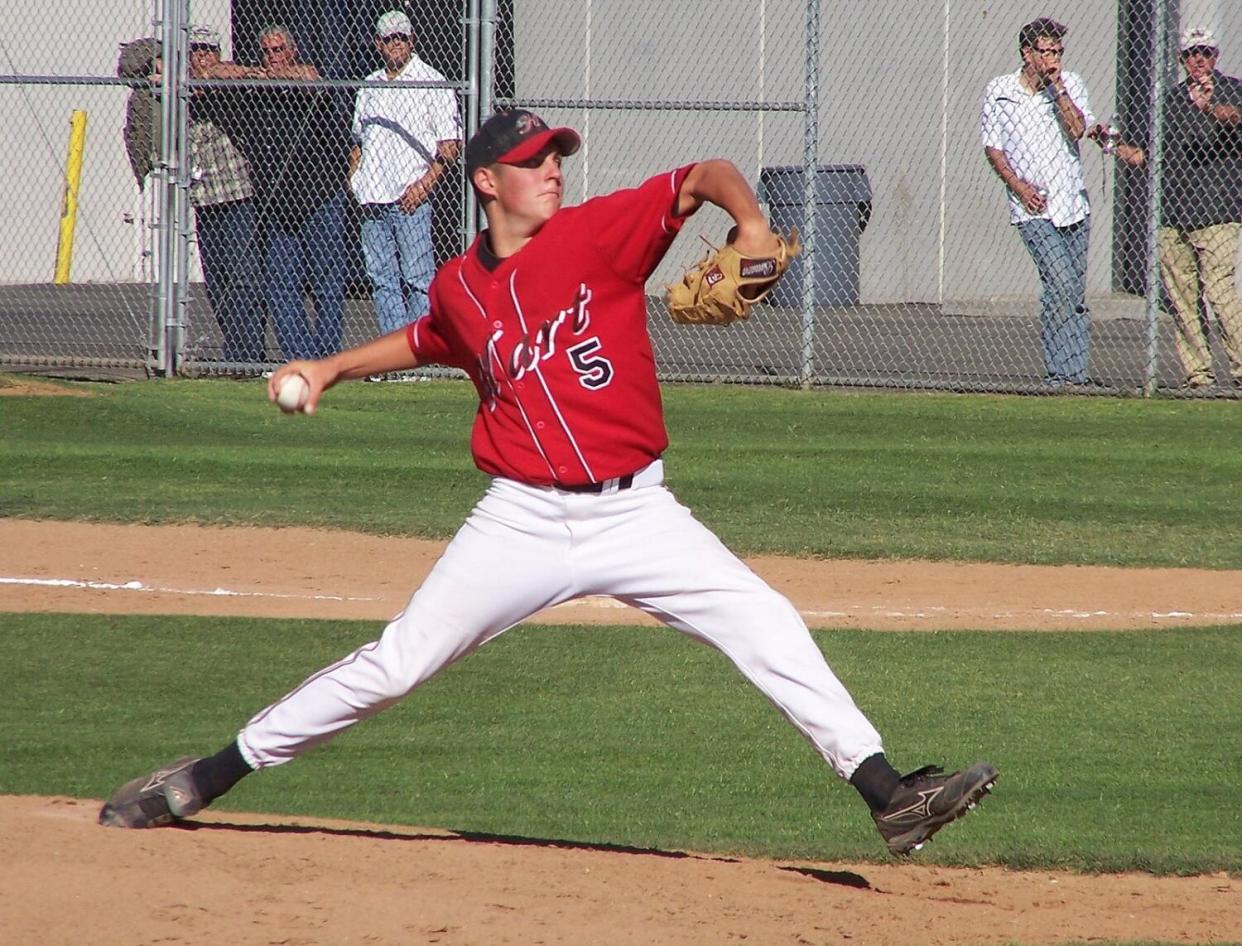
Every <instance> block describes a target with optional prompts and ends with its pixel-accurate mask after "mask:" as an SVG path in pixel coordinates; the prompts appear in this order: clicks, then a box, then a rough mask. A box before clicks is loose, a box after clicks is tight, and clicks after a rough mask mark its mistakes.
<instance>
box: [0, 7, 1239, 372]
mask: <svg viewBox="0 0 1242 946" xmlns="http://www.w3.org/2000/svg"><path fill="white" fill-rule="evenodd" d="M62 5H63V4H57V3H56V2H53V3H51V4H50V5H44V6H42V7H37V8H36V7H27V8H24V9H20V8H15V7H13V6H12V5H11V6H10V8H7V9H6V10H5V11H4V12H3V13H0V23H3V25H4V29H3V30H0V37H3V40H2V41H3V48H2V49H0V73H3V74H2V75H0V108H3V109H4V114H5V115H6V118H7V119H8V125H9V127H10V128H11V129H12V130H13V132H14V140H15V141H17V142H20V143H21V145H22V146H21V147H17V148H11V149H9V150H8V152H7V153H6V154H5V155H4V157H3V158H0V161H3V162H4V164H3V168H2V169H0V170H2V172H3V173H0V189H7V190H8V191H9V193H7V194H5V195H4V196H5V199H6V205H7V206H9V207H10V213H9V214H8V215H6V217H5V218H4V220H3V222H0V228H3V239H0V365H11V366H31V365H33V366H46V367H82V368H89V367H92V366H94V367H122V368H127V369H131V370H134V371H144V372H147V373H150V374H173V373H178V374H193V375H203V374H221V375H235V376H244V375H250V374H257V373H260V372H262V371H265V370H269V369H270V368H271V367H272V366H273V365H274V364H277V363H279V362H280V361H283V360H285V359H286V358H291V357H299V356H303V355H317V354H321V353H324V352H327V351H332V350H335V349H336V348H338V347H340V346H342V345H352V344H357V343H359V342H362V341H364V340H366V339H367V338H370V337H373V336H374V335H376V334H378V333H379V332H381V331H384V330H388V329H390V328H392V327H394V326H395V325H396V324H400V322H401V321H404V320H406V319H408V318H413V317H416V316H417V314H419V313H420V312H421V311H422V308H423V307H424V306H425V292H424V290H425V286H426V280H427V278H428V275H429V272H428V267H430V266H434V265H437V264H439V263H441V262H443V261H444V260H445V259H447V258H449V257H450V256H452V255H455V254H457V253H460V252H462V250H463V249H464V248H465V247H466V246H467V245H468V244H469V242H470V240H471V239H473V237H474V234H475V232H476V228H477V226H478V221H477V208H476V206H475V202H474V199H473V195H472V193H471V192H470V188H469V186H468V183H467V182H466V181H465V180H464V175H463V174H462V171H461V161H460V158H459V157H458V152H457V150H456V145H455V142H457V141H459V140H462V139H464V138H466V137H468V136H469V134H470V133H471V132H472V131H473V130H474V129H475V128H477V127H478V124H479V122H480V120H481V119H482V118H484V117H486V116H487V115H488V114H490V113H491V112H492V110H494V109H496V108H503V107H506V106H520V107H526V108H531V109H533V110H535V111H537V112H539V113H541V114H542V115H543V116H544V117H545V118H546V119H547V120H548V121H549V122H551V123H557V124H568V125H571V126H573V127H575V128H577V129H578V130H579V131H580V132H581V133H582V136H583V140H584V146H583V148H582V150H581V151H580V152H579V153H578V154H577V155H575V156H574V157H573V158H571V159H570V160H569V161H567V162H566V201H567V202H570V203H572V202H577V201H580V200H582V199H585V198H587V197H589V196H592V195H595V194H600V193H606V192H608V191H611V190H614V189H616V188H619V187H627V186H632V185H634V184H637V183H638V182H640V181H641V180H643V179H644V178H646V177H647V176H649V175H651V174H655V173H658V172H661V171H665V170H668V169H670V168H673V167H676V166H679V165H681V164H685V163H688V162H690V161H693V160H695V159H698V158H704V157H726V158H729V159H731V160H732V161H733V162H734V163H736V164H737V165H738V166H739V167H740V168H741V169H742V170H743V171H744V173H745V174H746V175H747V176H748V177H749V178H750V180H751V181H752V182H753V184H754V185H755V187H756V189H757V190H758V191H759V193H760V197H761V200H762V201H763V203H764V204H765V207H766V209H767V210H768V212H769V214H770V216H771V218H772V220H773V221H774V223H775V224H776V225H777V226H778V227H780V228H783V229H788V228H790V227H794V226H796V227H797V228H798V229H799V231H800V233H801V235H802V238H803V243H804V247H805V249H804V254H803V257H802V258H801V259H800V260H799V261H798V263H797V265H796V266H795V268H794V270H793V271H791V273H790V274H789V275H788V276H787V277H786V279H785V280H784V281H783V282H782V284H781V285H780V286H778V288H777V291H776V292H774V293H773V295H772V296H771V297H770V299H769V302H768V303H767V304H765V305H763V306H761V307H760V308H759V310H758V311H757V312H756V313H755V314H754V315H753V316H752V318H751V319H750V320H749V321H747V322H745V323H740V324H738V325H735V326H731V327H728V328H723V329H711V328H702V327H687V326H677V325H675V324H673V323H672V322H671V321H669V319H668V318H667V314H666V312H665V311H664V307H663V302H662V284H663V283H667V282H671V281H673V280H675V279H676V277H677V276H678V275H679V273H680V272H681V270H682V269H683V268H684V267H685V266H686V265H688V264H689V263H691V262H693V260H694V259H695V258H697V256H699V255H701V253H702V252H704V251H705V249H706V248H705V247H703V246H702V244H701V243H700V242H699V238H700V237H702V238H703V239H705V240H707V241H709V242H712V243H717V244H718V243H719V242H721V241H722V240H723V239H724V237H725V232H726V229H727V221H726V220H725V219H724V218H723V216H722V215H721V214H719V213H718V212H716V211H714V210H712V209H710V208H709V209H705V210H704V211H703V212H701V213H700V214H698V215H697V216H696V217H695V218H694V219H693V220H692V221H691V222H690V223H689V224H688V225H687V226H686V228H685V233H684V234H683V235H682V236H681V237H680V238H679V240H678V241H677V243H676V244H675V245H674V247H673V250H672V251H671V252H670V254H669V255H668V257H667V258H666V260H665V262H664V263H663V265H662V267H661V269H660V270H659V271H658V272H657V273H656V274H655V276H654V277H653V279H652V281H651V284H650V285H649V287H648V289H649V299H650V305H649V310H650V316H651V330H652V336H653V340H654V342H655V346H656V352H657V358H658V361H659V367H660V373H661V377H662V378H663V379H665V380H695V381H729V382H742V383H772V384H782V385H801V386H812V385H834V386H858V387H881V388H895V389H945V390H958V391H1012V392H1030V393H1036V392H1040V393H1042V392H1069V393H1095V394H1114V395H1115V394H1135V393H1153V392H1156V391H1160V392H1162V393H1167V394H1172V395H1176V396H1187V397H1190V396H1196V397H1201V396H1206V397H1236V396H1238V393H1239V389H1240V388H1242V381H1239V380H1238V379H1239V378H1242V308H1240V307H1239V304H1238V301H1237V285H1236V275H1235V272H1236V261H1237V257H1238V219H1239V217H1240V216H1242V125H1240V122H1242V113H1240V112H1239V107H1242V93H1240V92H1239V88H1240V87H1242V86H1240V84H1239V83H1238V82H1237V80H1234V79H1232V78H1230V76H1229V74H1230V71H1231V66H1230V63H1231V62H1233V61H1236V57H1237V56H1239V55H1242V50H1234V49H1230V48H1229V45H1230V44H1229V42H1228V37H1230V36H1237V35H1242V32H1240V31H1239V29H1238V28H1239V27H1242V10H1239V9H1237V8H1236V5H1230V4H1227V3H1224V2H1213V0H1183V2H1182V3H1181V4H1180V5H1179V4H1178V3H1176V2H1174V3H1165V2H1158V0H1120V2H1105V0H1080V2H1074V3H1071V2H1068V0H1065V2H1060V0H1058V2H1050V3H1047V4H1046V5H1045V7H1044V9H1043V10H1040V11H1019V10H1017V9H1015V8H1013V7H1012V5H1007V4H996V3H988V2H982V0H974V2H961V0H945V2H944V3H942V4H913V5H912V4H909V3H903V2H900V0H877V2H875V3H871V4H865V5H864V4H857V3H848V2H844V0H838V2H829V0H717V2H714V3H712V4H704V3H700V2H697V0H695V2H687V3H683V4H673V5H669V4H664V3H657V2H654V0H620V2H618V0H612V2H608V3H602V2H598V0H527V2H524V3H521V4H515V3H513V2H512V0H466V2H462V0H454V2H424V3H419V4H399V3H394V2H392V0H388V2H374V3H368V2H363V3H345V2H343V0H310V2H304V3H301V4H297V5H295V4H293V3H291V2H288V0H231V2H229V0H153V3H152V5H151V6H150V8H148V9H135V8H134V6H133V5H126V6H124V7H122V5H121V4H120V3H119V2H114V0H98V2H96V3H95V4H94V5H93V6H91V7H90V8H89V9H87V8H85V7H84V6H82V5H74V6H73V8H72V10H70V9H68V8H67V7H66V8H65V9H63V10H58V7H59V6H62ZM1041 12H1042V13H1044V14H1046V15H1047V18H1048V19H1049V20H1050V24H1043V26H1042V27H1041V28H1040V29H1036V30H1034V31H1028V33H1027V34H1024V35H1022V36H1020V31H1021V29H1022V27H1023V25H1024V23H1026V22H1027V21H1028V20H1031V19H1032V18H1033V17H1034V16H1035V14H1036V13H1041ZM1024 14H1025V15H1024ZM382 17H383V18H382ZM68 20H72V21H73V22H74V24H75V28H74V30H73V31H71V32H72V33H73V34H75V35H74V37H72V38H68V37H64V36H63V35H62V33H60V32H58V33H56V34H55V35H57V36H58V37H61V38H60V39H58V40H57V41H56V42H54V43H53V42H51V41H50V40H49V41H47V42H46V43H40V42H38V41H27V40H22V41H19V39H18V38H20V37H40V36H49V37H50V36H51V35H53V34H52V32H50V31H49V30H47V29H46V28H45V27H46V26H47V25H48V24H53V23H59V24H63V23H65V22H67V21H68ZM1196 29H1197V30H1200V31H1201V32H1199V33H1193V34H1192V33H1191V31H1192V30H1196ZM381 34H382V35H381ZM1183 40H1185V42H1184V41H1183ZM1231 57H1234V58H1232V59H1231ZM1158 105H1159V107H1157V106H1158ZM1107 132H1115V133H1111V134H1110V133H1107Z"/></svg>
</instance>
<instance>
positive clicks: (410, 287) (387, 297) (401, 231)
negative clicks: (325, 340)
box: [349, 10, 461, 335]
mask: <svg viewBox="0 0 1242 946" xmlns="http://www.w3.org/2000/svg"><path fill="white" fill-rule="evenodd" d="M413 32H414V28H413V24H411V23H410V18H409V17H408V16H406V15H405V14H404V13H403V12H401V11H400V10H391V11H389V12H388V13H385V14H383V15H382V16H381V17H380V18H379V20H378V21H377V22H376V24H375V48H376V50H377V51H378V52H379V54H380V58H381V59H382V60H383V62H384V65H383V67H382V68H380V69H378V70H376V71H375V72H373V73H371V74H370V75H369V76H367V78H366V83H367V84H366V85H364V86H363V87H362V88H360V89H359V90H358V95H357V97H356V99H355V102H354V120H353V129H352V131H353V141H354V146H353V150H352V151H351V152H350V156H349V180H350V187H351V188H352V190H353V192H354V196H355V197H356V198H357V199H358V203H359V205H360V206H361V209H362V227H361V229H362V255H363V260H364V261H365V263H366V269H367V276H368V277H369V278H370V280H371V286H372V297H373V299H374V301H375V314H376V317H377V319H378V322H379V330H380V334H381V335H386V334H388V333H389V332H395V331H396V330H397V329H399V328H403V327H404V326H406V325H408V324H409V323H410V322H413V321H414V320H415V319H417V318H418V317H419V316H421V315H425V314H426V313H427V311H428V301H427V290H428V288H429V287H430V286H431V278H432V277H433V276H434V275H435V257H434V254H433V251H432V242H431V200H430V198H431V191H432V188H434V187H435V186H436V183H437V181H439V180H440V178H441V177H442V176H443V174H444V172H445V170H446V169H447V168H449V167H451V166H452V165H453V164H454V163H455V162H456V161H457V154H458V150H459V149H460V147H461V120H460V118H459V116H458V111H457V97H456V95H454V94H453V90H452V89H451V88H448V87H447V83H446V80H445V78H444V76H443V75H441V74H440V73H439V72H437V71H436V70H435V69H433V68H432V67H431V66H429V65H427V63H425V62H423V60H422V59H420V58H419V57H418V56H416V55H415V54H414V45H413ZM393 82H443V83H446V86H445V87H442V88H434V87H428V88H412V87H409V86H396V87H392V86H391V83H393ZM385 86H388V87H385Z"/></svg>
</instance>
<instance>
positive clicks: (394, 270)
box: [362, 203, 435, 335]
mask: <svg viewBox="0 0 1242 946" xmlns="http://www.w3.org/2000/svg"><path fill="white" fill-rule="evenodd" d="M362 256H363V259H364V260H365V261H366V267H367V276H368V277H370V279H371V286H372V298H373V299H374V300H375V316H376V318H377V319H378V320H379V328H380V333H381V334H384V335H387V334H388V333H389V332H395V331H396V330H397V329H399V328H402V327H403V326H406V325H408V324H409V323H411V322H413V321H414V320H415V319H417V318H418V317H419V316H420V315H426V313H427V309H428V302H427V289H428V287H429V286H430V285H431V277H432V276H434V275H435V257H434V255H433V253H432V246H431V205H430V204H428V203H423V204H421V205H420V206H419V207H418V208H417V209H416V210H415V211H414V212H413V213H411V214H407V213H402V211H401V208H400V207H399V206H398V205H397V204H363V205H362Z"/></svg>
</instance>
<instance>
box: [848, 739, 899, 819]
mask: <svg viewBox="0 0 1242 946" xmlns="http://www.w3.org/2000/svg"><path fill="white" fill-rule="evenodd" d="M900 783H901V775H900V774H898V772H897V770H896V769H895V768H893V767H892V766H891V765H889V762H888V759H887V758H886V757H885V755H884V753H883V752H877V753H876V754H875V755H873V756H869V757H868V758H866V759H864V760H863V761H862V764H861V765H859V766H858V768H856V769H855V770H854V774H853V775H851V776H850V784H851V785H853V786H854V787H855V788H856V789H858V794H860V795H862V797H863V801H865V802H866V803H867V807H868V808H870V809H871V810H872V811H883V810H884V809H885V808H887V807H888V800H889V799H890V798H892V797H893V792H895V791H896V790H897V786H898V785H899V784H900Z"/></svg>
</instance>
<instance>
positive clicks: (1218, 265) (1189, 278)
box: [1159, 223, 1242, 384]
mask: <svg viewBox="0 0 1242 946" xmlns="http://www.w3.org/2000/svg"><path fill="white" fill-rule="evenodd" d="M1239 229H1242V224H1238V223H1220V224H1216V225H1215V226H1211V227H1204V228H1203V229H1201V230H1179V229H1177V228H1176V227H1161V228H1160V233H1159V245H1160V276H1161V279H1162V280H1163V281H1164V288H1165V291H1166V292H1167V293H1168V295H1169V298H1170V299H1171V300H1172V302H1173V313H1172V314H1173V322H1174V324H1175V326H1176V329H1177V331H1176V334H1175V336H1174V337H1175V339H1176V342H1177V354H1178V357H1179V358H1180V359H1181V361H1182V365H1183V367H1184V368H1185V369H1186V380H1187V382H1188V383H1190V384H1206V383H1210V382H1211V381H1212V380H1213V378H1212V349H1211V347H1210V345H1209V343H1208V335H1207V325H1206V323H1205V321H1204V319H1202V318H1201V317H1200V312H1199V297H1200V295H1203V296H1204V297H1206V299H1207V303H1208V305H1209V306H1211V309H1212V312H1213V313H1214V314H1215V316H1216V323H1217V326H1218V330H1219V332H1220V337H1221V342H1223V343H1224V346H1225V351H1226V352H1227V353H1228V355H1229V366H1230V371H1231V373H1232V375H1233V377H1234V380H1235V381H1242V302H1239V300H1238V287H1237V283H1236V281H1235V272H1234V270H1235V268H1236V265H1237V254H1238V231H1239Z"/></svg>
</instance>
